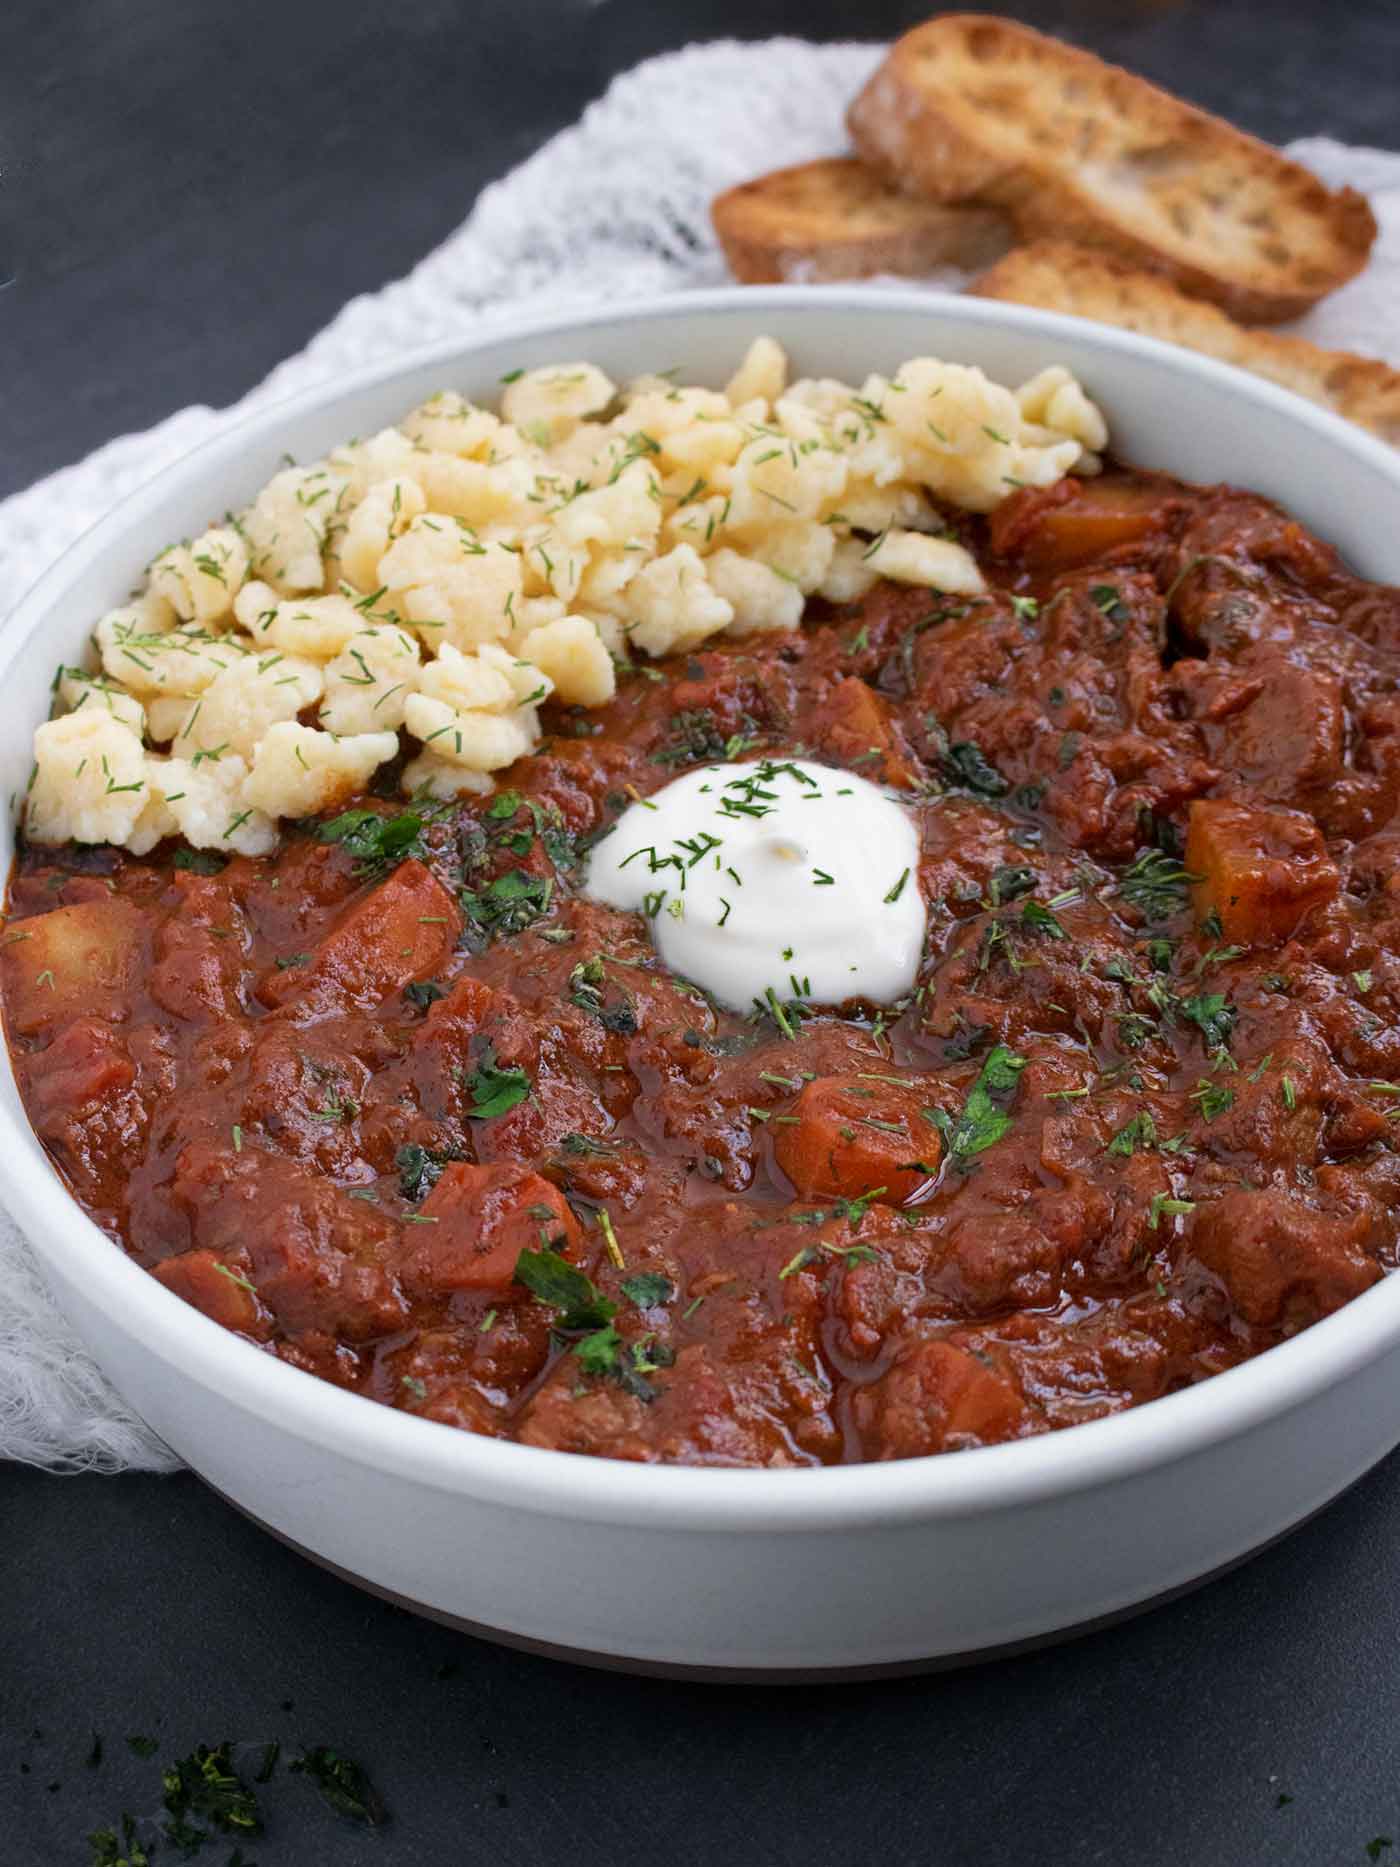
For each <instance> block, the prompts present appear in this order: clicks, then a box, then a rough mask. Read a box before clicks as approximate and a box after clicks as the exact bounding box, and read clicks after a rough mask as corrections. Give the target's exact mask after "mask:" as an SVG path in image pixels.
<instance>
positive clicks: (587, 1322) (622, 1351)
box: [515, 1247, 675, 1401]
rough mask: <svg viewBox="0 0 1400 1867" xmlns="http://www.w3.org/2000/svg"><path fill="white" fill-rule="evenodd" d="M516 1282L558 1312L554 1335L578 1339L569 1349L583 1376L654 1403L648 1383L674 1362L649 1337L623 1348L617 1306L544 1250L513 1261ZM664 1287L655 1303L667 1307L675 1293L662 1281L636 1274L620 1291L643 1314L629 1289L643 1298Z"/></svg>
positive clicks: (555, 1254) (578, 1272) (669, 1352)
mask: <svg viewBox="0 0 1400 1867" xmlns="http://www.w3.org/2000/svg"><path fill="white" fill-rule="evenodd" d="M515 1281H516V1282H517V1283H519V1284H524V1286H525V1288H526V1289H527V1290H529V1291H532V1292H533V1293H534V1295H535V1296H537V1297H538V1298H539V1299H540V1301H541V1302H542V1303H548V1304H549V1305H550V1306H551V1307H552V1308H554V1309H557V1310H559V1311H561V1312H562V1313H561V1315H560V1317H559V1320H558V1322H557V1323H556V1324H555V1331H556V1333H557V1334H559V1335H561V1336H565V1337H568V1336H572V1337H575V1338H576V1339H575V1340H574V1341H572V1342H571V1343H570V1347H571V1349H572V1351H573V1353H574V1354H575V1355H576V1356H577V1357H578V1361H579V1365H580V1367H581V1368H582V1369H583V1372H584V1373H585V1374H593V1375H606V1376H608V1377H609V1378H610V1379H612V1380H615V1381H616V1382H617V1383H618V1385H619V1386H620V1387H622V1388H623V1389H624V1390H625V1391H626V1392H627V1393H629V1394H632V1395H634V1396H635V1397H636V1399H638V1400H643V1401H652V1400H655V1398H656V1391H657V1390H656V1388H655V1387H654V1386H653V1385H652V1383H651V1382H650V1381H649V1380H648V1379H647V1378H646V1377H647V1376H648V1375H649V1374H653V1373H655V1372H656V1370H657V1369H658V1368H667V1367H669V1366H670V1365H671V1363H672V1361H674V1359H675V1356H674V1353H673V1351H672V1350H671V1349H669V1348H667V1347H665V1346H664V1345H663V1344H659V1343H655V1342H654V1341H653V1339H652V1338H651V1337H650V1336H646V1337H644V1338H643V1339H642V1340H641V1341H638V1342H625V1341H624V1340H623V1339H622V1337H621V1335H619V1333H618V1331H617V1328H616V1326H615V1325H614V1323H613V1317H614V1316H616V1314H617V1305H616V1303H614V1302H613V1301H612V1299H611V1297H605V1296H604V1295H603V1293H602V1291H601V1290H599V1289H598V1286H597V1285H596V1284H595V1283H594V1282H593V1279H592V1278H591V1277H588V1276H586V1275H585V1274H584V1272H583V1271H581V1270H578V1269H577V1268H576V1267H575V1266H574V1265H572V1264H570V1263H569V1262H568V1261H567V1260H566V1259H564V1258H562V1257H561V1256H560V1255H559V1253H558V1252H557V1251H551V1250H549V1249H548V1248H547V1247H546V1248H544V1249H542V1250H540V1251H522V1252H521V1254H520V1256H519V1258H518V1259H517V1260H516V1265H515ZM663 1284H664V1285H665V1287H666V1291H667V1292H668V1293H669V1294H668V1295H666V1296H661V1295H656V1296H655V1302H658V1303H660V1302H669V1300H670V1296H672V1295H674V1293H675V1287H674V1285H673V1284H672V1283H671V1281H670V1279H669V1278H666V1277H658V1276H653V1275H651V1274H649V1273H646V1272H640V1273H638V1274H637V1276H635V1277H629V1278H628V1279H627V1282H626V1283H624V1284H623V1286H622V1288H623V1291H624V1292H625V1293H627V1294H628V1295H629V1296H630V1297H631V1300H632V1301H633V1302H634V1303H636V1304H637V1307H638V1308H641V1307H643V1305H642V1304H641V1303H640V1302H637V1298H636V1297H635V1296H632V1295H631V1291H630V1290H629V1285H630V1286H632V1287H633V1288H636V1287H638V1286H640V1289H641V1293H642V1294H643V1295H651V1294H652V1293H654V1292H658V1291H659V1290H660V1287H661V1286H662V1285H663ZM647 1307H651V1305H650V1304H648V1305H647Z"/></svg>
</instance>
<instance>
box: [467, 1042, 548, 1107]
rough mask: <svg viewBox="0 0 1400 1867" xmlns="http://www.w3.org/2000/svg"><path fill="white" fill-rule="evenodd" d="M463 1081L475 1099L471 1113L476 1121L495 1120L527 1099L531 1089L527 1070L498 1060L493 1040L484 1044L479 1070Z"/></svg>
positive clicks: (477, 1067)
mask: <svg viewBox="0 0 1400 1867" xmlns="http://www.w3.org/2000/svg"><path fill="white" fill-rule="evenodd" d="M462 1081H463V1083H464V1084H465V1086H466V1089H467V1092H468V1094H469V1095H470V1096H471V1098H472V1105H471V1107H470V1108H469V1109H468V1110H467V1114H468V1115H469V1116H470V1117H471V1118H472V1120H473V1121H491V1120H493V1119H494V1118H495V1117H496V1116H497V1115H505V1114H506V1113H508V1111H509V1110H511V1109H513V1108H515V1107H516V1105H517V1104H518V1103H521V1102H523V1101H524V1100H525V1098H526V1096H528V1095H529V1093H530V1089H531V1086H532V1085H531V1082H530V1078H529V1075H528V1074H527V1072H526V1071H524V1070H522V1069H519V1068H517V1067H516V1065H514V1064H510V1063H508V1064H506V1065H505V1066H504V1067H502V1066H501V1065H500V1064H498V1062H497V1061H496V1046H495V1045H494V1044H493V1043H490V1042H489V1041H488V1042H487V1043H484V1044H483V1045H482V1046H481V1050H480V1053H479V1055H478V1059H477V1066H476V1069H475V1070H474V1071H473V1072H472V1073H471V1075H470V1076H468V1075H466V1074H465V1073H464V1074H463V1077H462Z"/></svg>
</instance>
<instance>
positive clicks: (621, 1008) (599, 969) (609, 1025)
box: [569, 953, 638, 1037]
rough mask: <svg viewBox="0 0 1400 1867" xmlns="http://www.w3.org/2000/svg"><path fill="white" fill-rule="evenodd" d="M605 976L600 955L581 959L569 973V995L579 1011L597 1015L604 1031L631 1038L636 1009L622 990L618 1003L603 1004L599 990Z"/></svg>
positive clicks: (635, 1020) (633, 1030) (592, 1015)
mask: <svg viewBox="0 0 1400 1867" xmlns="http://www.w3.org/2000/svg"><path fill="white" fill-rule="evenodd" d="M606 979H607V975H606V973H605V972H604V970H603V961H602V956H601V955H600V954H598V953H594V954H592V955H591V957H590V958H588V959H585V960H580V961H579V963H578V965H577V966H575V967H574V969H573V971H572V972H571V973H570V974H569V998H570V1000H571V1001H572V1002H573V1003H574V1004H575V1005H577V1006H578V1007H579V1009H580V1011H586V1012H588V1013H589V1015H590V1016H591V1017H594V1018H596V1019H597V1020H598V1022H599V1023H600V1024H601V1025H602V1027H603V1029H604V1030H605V1031H612V1032H613V1033H614V1035H615V1036H618V1037H631V1036H632V1034H633V1033H634V1032H635V1031H636V1030H637V1028H638V1026H637V1013H636V1009H635V1007H634V1006H633V1004H632V1001H631V999H630V998H628V996H627V994H626V993H625V992H624V993H622V994H621V996H620V1002H619V1003H617V1004H615V1005H609V1004H606V1003H605V1002H604V999H603V991H602V988H603V986H604V984H605V983H606Z"/></svg>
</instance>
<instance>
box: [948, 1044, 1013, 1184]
mask: <svg viewBox="0 0 1400 1867" xmlns="http://www.w3.org/2000/svg"><path fill="white" fill-rule="evenodd" d="M1027 1061H1028V1059H1027V1058H1025V1057H1021V1056H1017V1054H1016V1052H1015V1051H1014V1050H1010V1049H1008V1048H1007V1046H1006V1045H1005V1044H997V1045H996V1046H995V1048H994V1049H992V1050H990V1051H989V1052H988V1053H987V1060H986V1062H985V1063H984V1064H983V1065H982V1068H981V1071H980V1073H979V1074H978V1077H977V1081H976V1082H975V1083H974V1084H973V1085H972V1089H971V1091H970V1092H969V1094H968V1098H967V1101H966V1102H965V1103H964V1104H963V1108H962V1113H961V1114H960V1115H959V1116H958V1117H957V1119H956V1120H954V1118H953V1117H952V1116H950V1115H949V1114H948V1113H947V1111H946V1110H945V1109H925V1110H924V1114H925V1116H926V1117H927V1119H928V1120H929V1121H931V1122H932V1123H933V1125H934V1127H935V1128H937V1130H938V1132H939V1133H940V1134H941V1135H942V1137H943V1145H944V1146H945V1148H946V1149H947V1150H948V1153H949V1155H950V1156H951V1157H952V1159H953V1160H954V1161H964V1160H970V1159H971V1158H972V1156H973V1155H974V1154H980V1153H982V1152H983V1151H984V1150H985V1149H986V1148H989V1147H992V1146H994V1145H995V1144H996V1142H998V1141H1000V1140H1001V1138H1002V1136H1003V1135H1004V1134H1005V1133H1006V1131H1007V1129H1008V1128H1010V1126H1011V1116H1010V1115H1009V1114H1008V1113H1007V1109H1008V1105H1009V1104H1010V1102H1011V1100H1012V1098H1013V1097H1014V1096H1015V1094H1016V1085H1017V1083H1018V1082H1019V1081H1020V1080H1021V1072H1022V1070H1023V1069H1025V1067H1026V1063H1027Z"/></svg>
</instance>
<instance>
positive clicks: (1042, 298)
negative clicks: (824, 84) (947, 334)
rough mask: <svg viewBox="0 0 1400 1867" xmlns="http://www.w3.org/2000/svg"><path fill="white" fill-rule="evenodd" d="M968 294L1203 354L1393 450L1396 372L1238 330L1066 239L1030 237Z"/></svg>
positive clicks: (1398, 397) (1345, 353)
mask: <svg viewBox="0 0 1400 1867" xmlns="http://www.w3.org/2000/svg"><path fill="white" fill-rule="evenodd" d="M972 290H973V291H974V292H975V293H976V294H977V295H978V296H979V297H982V298H1000V299H1004V300H1008V301H1009V302H1010V303H1012V304H1017V305H1038V306H1039V307H1040V308H1041V310H1043V311H1067V312H1069V313H1070V314H1071V315H1072V316H1074V317H1077V318H1094V319H1096V320H1097V321H1098V322H1099V323H1100V324H1116V325H1118V326H1120V328H1122V329H1123V330H1129V331H1140V332H1141V333H1142V335H1143V336H1145V337H1160V338H1162V339H1163V340H1164V341H1165V342H1167V343H1171V344H1183V345H1185V347H1186V348H1187V349H1188V350H1200V351H1203V352H1204V354H1205V355H1206V356H1208V357H1218V358H1219V359H1220V361H1221V362H1222V363H1234V364H1236V365H1237V366H1238V367H1239V368H1240V369H1247V370H1253V371H1254V373H1255V375H1256V376H1265V377H1267V378H1268V380H1269V381H1270V382H1276V383H1279V384H1281V385H1282V386H1283V388H1285V389H1291V390H1293V392H1294V394H1295V395H1302V396H1306V397H1307V398H1308V400H1309V401H1310V402H1318V403H1320V404H1321V405H1322V407H1323V408H1330V409H1331V410H1333V412H1334V413H1335V414H1338V415H1345V416H1346V418H1347V419H1348V421H1354V422H1356V424H1357V425H1358V426H1359V427H1362V428H1369V429H1370V430H1371V432H1372V434H1376V435H1379V436H1380V438H1381V439H1382V440H1383V441H1389V442H1390V444H1391V445H1392V446H1393V447H1400V370H1393V369H1391V368H1390V367H1389V365H1388V364H1385V363H1378V362H1376V361H1375V360H1374V358H1371V357H1359V356H1354V355H1353V354H1352V353H1351V352H1350V351H1349V350H1324V349H1323V348H1322V347H1321V346H1320V345H1319V344H1311V343H1308V342H1307V341H1306V340H1305V339H1304V338H1301V337H1280V336H1279V335H1278V334H1277V333H1276V332H1274V331H1251V330H1246V329H1245V328H1244V326H1243V325H1239V324H1236V323H1235V322H1234V320H1233V319H1232V318H1228V317H1226V315H1225V313H1224V312H1223V311H1220V310H1218V309H1217V307H1216V306H1214V305H1207V304H1203V303H1202V302H1201V300H1200V299H1198V298H1188V297H1187V296H1186V294H1185V293H1184V292H1179V291H1178V290H1177V289H1176V287H1175V286H1174V285H1172V284H1171V282H1170V281H1169V280H1167V279H1164V278H1163V277H1162V275H1161V274H1160V273H1157V272H1142V271H1139V270H1138V269H1137V268H1135V267H1133V266H1127V265H1124V264H1123V263H1122V262H1121V261H1119V260H1115V259H1112V258H1111V257H1110V256H1109V255H1108V254H1106V253H1101V252H1095V251H1093V250H1092V249H1090V248H1086V247H1082V246H1072V245H1070V243H1069V242H1068V241H1062V240H1038V241H1036V242H1035V243H1034V244H1033V245H1030V246H1021V247H1017V248H1016V249H1015V250H1014V251H1013V252H1010V253H1008V254H1007V255H1006V257H1005V259H1002V260H999V261H998V262H997V264H996V265H995V266H993V267H992V269H991V271H990V272H986V273H984V274H983V275H982V277H981V278H980V279H978V280H976V281H975V283H974V284H973V286H972Z"/></svg>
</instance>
